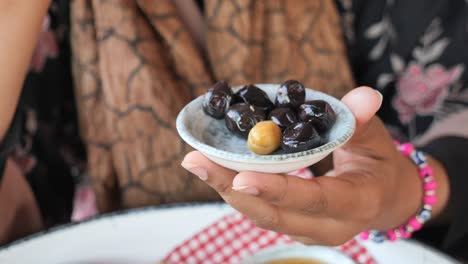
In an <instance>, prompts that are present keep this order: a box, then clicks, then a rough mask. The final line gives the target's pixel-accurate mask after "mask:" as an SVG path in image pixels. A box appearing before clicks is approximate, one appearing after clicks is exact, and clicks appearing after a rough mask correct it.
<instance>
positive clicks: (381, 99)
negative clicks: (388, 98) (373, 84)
mask: <svg viewBox="0 0 468 264" xmlns="http://www.w3.org/2000/svg"><path fill="white" fill-rule="evenodd" d="M375 92H376V93H377V94H378V95H379V97H380V105H382V102H383V94H382V93H381V92H380V91H379V90H375ZM379 108H380V106H379Z"/></svg>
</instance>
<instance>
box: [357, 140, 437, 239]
mask: <svg viewBox="0 0 468 264" xmlns="http://www.w3.org/2000/svg"><path fill="white" fill-rule="evenodd" d="M397 148H398V150H399V151H400V152H401V153H402V154H403V155H404V156H406V157H408V158H410V159H411V160H412V161H413V162H414V163H415V164H416V165H417V166H418V169H419V176H420V177H421V178H422V180H423V187H424V198H423V206H422V208H421V209H420V210H419V212H418V213H417V214H416V215H415V216H413V217H411V218H410V220H409V221H408V222H407V223H406V224H404V225H402V226H400V227H397V228H395V229H392V230H390V231H387V232H381V231H374V230H372V231H365V232H362V233H361V234H360V235H359V236H360V238H361V239H363V240H368V239H371V240H372V241H374V242H377V243H381V242H383V241H385V240H389V241H395V240H397V239H400V238H403V239H407V238H410V237H411V234H412V233H413V232H415V231H418V230H419V229H421V228H422V226H423V225H424V223H426V222H427V221H428V220H429V219H430V218H431V215H432V206H433V205H434V204H435V203H436V202H437V196H436V192H435V190H436V188H437V184H436V182H435V180H434V177H433V172H432V168H431V167H430V166H429V164H428V163H427V160H426V157H425V156H424V154H423V153H422V152H420V151H417V150H416V149H415V148H414V146H413V145H412V144H410V143H405V144H401V145H398V146H397Z"/></svg>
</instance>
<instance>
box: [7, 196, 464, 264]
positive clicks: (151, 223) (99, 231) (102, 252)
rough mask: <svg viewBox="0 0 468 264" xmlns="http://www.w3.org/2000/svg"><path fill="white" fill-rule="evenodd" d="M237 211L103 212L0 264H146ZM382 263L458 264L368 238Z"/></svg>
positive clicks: (23, 243) (19, 247)
mask: <svg viewBox="0 0 468 264" xmlns="http://www.w3.org/2000/svg"><path fill="white" fill-rule="evenodd" d="M231 212H233V209H232V208H231V207H229V206H228V205H225V204H221V203H219V204H218V203H216V204H196V205H194V204H192V205H177V206H163V207H148V208H142V209H135V210H129V211H125V212H119V213H114V214H108V215H103V216H99V217H97V218H95V219H91V220H88V221H85V222H81V223H74V224H70V225H65V226H62V227H58V228H55V229H52V230H50V231H47V232H43V233H39V234H37V235H34V236H31V237H27V238H25V239H22V240H19V241H17V242H15V243H13V244H10V245H8V246H6V247H3V248H0V263H16V264H22V263H48V264H72V263H76V264H77V263H80V264H83V263H84V264H98V263H107V264H109V263H111V264H130V263H131V264H146V263H153V264H154V263H156V262H157V261H158V260H160V259H162V258H163V257H164V256H165V255H166V254H167V253H168V252H170V250H171V249H172V248H174V246H176V245H178V244H179V243H181V242H182V241H183V240H185V239H187V238H190V237H191V236H192V235H193V234H195V233H197V232H198V231H200V230H201V229H202V228H204V227H206V226H207V225H209V224H210V223H212V222H214V221H216V220H217V219H219V218H221V217H222V216H224V215H226V214H228V213H231ZM364 245H365V246H366V247H367V249H368V250H369V252H370V253H371V254H372V255H373V256H374V257H375V258H376V259H377V261H378V263H381V264H385V263H411V264H418V263H421V264H423V263H424V264H430V263H434V264H435V263H437V264H444V263H455V262H454V261H453V260H452V259H450V258H448V257H446V256H444V255H443V254H441V253H440V252H437V251H435V250H433V249H431V248H429V247H426V246H424V245H422V244H420V243H416V242H414V241H398V242H396V243H382V244H375V243H372V242H365V243H364Z"/></svg>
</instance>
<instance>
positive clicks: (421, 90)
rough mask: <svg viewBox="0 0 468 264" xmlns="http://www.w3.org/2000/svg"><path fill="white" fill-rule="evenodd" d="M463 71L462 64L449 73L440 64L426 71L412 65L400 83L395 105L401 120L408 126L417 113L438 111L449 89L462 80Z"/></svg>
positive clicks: (400, 79)
mask: <svg viewBox="0 0 468 264" xmlns="http://www.w3.org/2000/svg"><path fill="white" fill-rule="evenodd" d="M463 70H464V68H463V66H462V65H457V66H455V67H452V68H451V69H448V70H447V69H445V67H444V66H442V65H440V64H433V65H431V66H429V67H428V68H427V69H424V68H422V67H421V65H419V64H416V63H411V64H410V65H409V66H408V67H407V68H406V71H405V72H404V73H403V75H402V76H401V77H400V78H399V79H398V80H397V82H396V89H397V95H396V96H395V98H394V99H393V106H394V107H395V109H396V110H397V111H398V114H399V118H400V121H401V122H402V123H403V124H407V123H409V122H410V121H411V120H412V119H413V118H414V116H415V115H416V114H423V115H424V114H430V113H433V112H434V111H436V110H437V109H438V108H439V107H440V106H441V105H442V103H443V101H444V100H445V98H446V97H447V95H448V88H449V86H450V85H451V84H453V83H454V82H456V81H457V80H458V79H459V78H460V76H461V74H462V73H463Z"/></svg>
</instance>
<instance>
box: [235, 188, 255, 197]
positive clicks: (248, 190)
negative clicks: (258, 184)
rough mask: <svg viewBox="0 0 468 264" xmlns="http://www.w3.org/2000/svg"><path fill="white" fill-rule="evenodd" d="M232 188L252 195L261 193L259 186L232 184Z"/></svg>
mask: <svg viewBox="0 0 468 264" xmlns="http://www.w3.org/2000/svg"><path fill="white" fill-rule="evenodd" d="M232 189H233V190H234V191H237V192H241V193H246V194H250V195H255V196H256V195H259V194H260V192H259V191H258V189H257V188H255V187H249V186H232Z"/></svg>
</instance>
